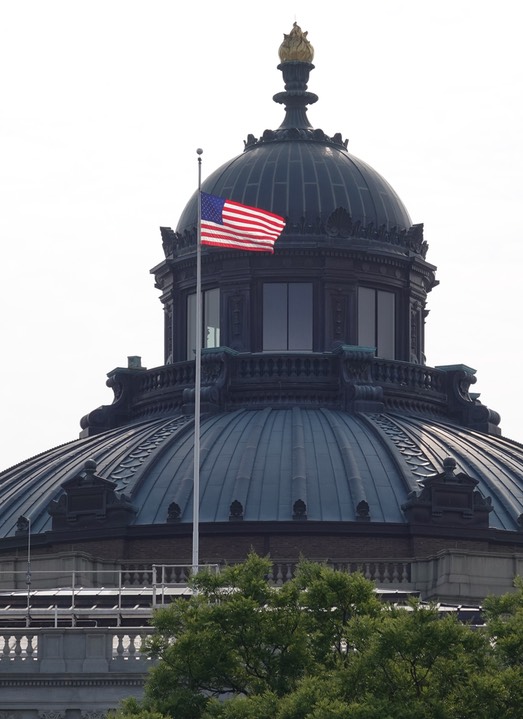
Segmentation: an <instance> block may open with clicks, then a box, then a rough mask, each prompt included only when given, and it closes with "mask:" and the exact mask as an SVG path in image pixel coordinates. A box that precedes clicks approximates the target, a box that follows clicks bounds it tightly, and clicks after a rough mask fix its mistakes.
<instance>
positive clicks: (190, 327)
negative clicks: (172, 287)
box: [187, 294, 196, 359]
mask: <svg viewBox="0 0 523 719" xmlns="http://www.w3.org/2000/svg"><path fill="white" fill-rule="evenodd" d="M195 351H196V294H194V295H189V296H188V297H187V359H194V353H195Z"/></svg>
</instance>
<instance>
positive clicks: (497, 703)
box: [118, 554, 523, 719]
mask: <svg viewBox="0 0 523 719" xmlns="http://www.w3.org/2000/svg"><path fill="white" fill-rule="evenodd" d="M269 569H270V562H269V561H268V560H266V559H262V558H260V557H258V556H256V555H254V554H252V555H250V556H249V558H248V559H247V561H246V562H245V563H244V564H242V565H238V566H235V567H229V568H227V569H225V571H223V572H222V573H221V574H219V575H211V574H207V573H202V574H199V575H198V576H197V578H196V579H195V580H194V588H195V590H196V593H195V594H194V595H193V596H192V597H191V598H190V599H180V600H178V601H175V602H174V603H173V604H172V605H170V606H169V607H167V608H165V609H161V610H159V611H158V612H157V613H156V615H155V617H154V620H153V621H154V626H155V628H156V633H155V634H154V635H153V636H152V638H151V639H150V640H149V642H148V646H147V651H148V652H149V653H150V654H151V655H152V656H153V657H155V658H156V659H157V660H158V661H157V663H156V665H155V666H154V668H153V669H152V671H151V673H150V676H149V679H148V682H147V685H146V692H145V697H144V700H143V702H141V703H139V702H136V701H135V700H130V701H128V702H127V703H125V704H124V705H123V707H122V709H121V710H120V712H119V713H118V717H119V718H120V719H123V717H135V718H138V717H139V718H140V719H472V718H474V719H493V718H494V717H495V719H523V583H519V584H518V585H517V586H516V591H515V592H514V593H511V594H508V595H505V596H503V597H497V598H489V599H488V600H487V601H486V603H485V613H486V617H487V620H488V621H487V624H486V626H485V627H484V628H481V629H474V630H473V629H471V628H470V627H468V626H465V625H464V624H462V623H460V622H459V621H457V619H456V617H455V616H454V615H451V616H447V617H442V616H441V615H440V613H439V612H438V611H437V608H436V607H427V606H426V605H421V604H420V603H418V602H415V601H413V602H411V603H410V604H409V605H408V606H407V607H398V608H396V607H393V606H390V605H388V604H385V603H382V602H380V601H379V600H378V599H377V598H376V596H375V593H374V591H373V585H372V584H371V583H370V582H368V581H366V580H365V579H364V578H363V577H362V576H361V575H359V574H346V573H343V572H338V571H334V570H332V569H329V568H327V567H325V566H323V565H319V564H314V563H310V562H302V563H301V564H300V566H299V567H298V570H297V573H296V576H295V577H294V579H293V580H292V581H290V582H288V583H286V584H284V585H283V586H282V587H279V588H275V587H271V586H270V585H269V583H268V581H267V579H266V576H267V574H268V572H269Z"/></svg>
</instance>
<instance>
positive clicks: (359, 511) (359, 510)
mask: <svg viewBox="0 0 523 719" xmlns="http://www.w3.org/2000/svg"><path fill="white" fill-rule="evenodd" d="M356 521H357V522H370V509H369V503H368V502H367V501H366V500H365V499H362V500H361V502H358V504H357V506H356Z"/></svg>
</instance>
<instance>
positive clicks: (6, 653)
mask: <svg viewBox="0 0 523 719" xmlns="http://www.w3.org/2000/svg"><path fill="white" fill-rule="evenodd" d="M9 638H10V637H9V634H3V635H2V642H3V647H2V654H3V655H4V657H8V656H9V653H10V651H11V649H10V647H9Z"/></svg>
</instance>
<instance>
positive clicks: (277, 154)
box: [177, 131, 412, 233]
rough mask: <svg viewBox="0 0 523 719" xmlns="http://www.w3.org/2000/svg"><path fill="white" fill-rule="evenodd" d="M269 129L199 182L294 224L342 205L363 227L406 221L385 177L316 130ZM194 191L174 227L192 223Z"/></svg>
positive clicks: (399, 225)
mask: <svg viewBox="0 0 523 719" xmlns="http://www.w3.org/2000/svg"><path fill="white" fill-rule="evenodd" d="M274 135H275V139H273V140H268V141H264V142H261V143H260V142H258V143H256V144H253V145H252V146H248V147H247V148H246V149H245V151H244V152H243V154H241V155H238V156H237V157H235V158H233V159H232V160H229V161H228V162H226V163H225V164H223V165H222V166H221V167H219V168H218V169H217V170H215V172H213V173H212V174H211V175H210V177H208V178H207V179H206V180H205V181H204V182H203V183H202V189H203V191H204V192H208V193H209V194H212V195H218V196H220V197H226V198H228V199H231V200H235V201H236V202H242V203H244V204H246V205H251V206H254V207H260V208H263V209H265V210H270V211H271V212H275V213H276V214H278V215H281V216H282V217H285V218H286V219H287V220H288V222H289V223H290V224H291V225H293V226H298V225H299V224H300V223H303V221H304V220H305V222H306V223H307V224H310V225H316V224H318V220H319V221H320V222H321V223H325V222H326V221H327V220H328V218H329V217H330V216H331V215H332V214H333V213H334V212H335V211H336V210H337V209H338V208H344V209H345V210H346V211H347V213H348V215H349V216H350V218H351V221H352V224H353V225H359V226H360V227H361V228H362V229H363V228H368V227H369V226H372V227H374V228H376V229H377V228H384V229H386V230H388V231H390V230H392V229H394V228H396V229H397V230H399V231H401V230H408V229H409V228H410V227H411V225H412V222H411V219H410V217H409V214H408V212H407V210H406V208H405V205H404V204H403V203H402V201H401V200H400V198H399V197H398V195H397V194H396V193H395V191H394V190H393V189H392V187H391V186H390V185H389V183H388V182H387V181H386V180H385V179H384V178H383V177H381V175H379V174H378V173H377V172H376V170H373V169H372V167H370V166H369V165H367V164H366V163H365V162H363V161H362V160H359V159H358V158H356V157H354V156H353V155H350V154H349V153H348V152H347V150H346V149H345V148H344V147H343V146H340V145H336V144H334V143H332V142H330V141H329V140H328V139H325V136H323V133H321V131H320V134H318V133H317V134H316V136H315V135H314V134H313V133H310V134H309V133H305V132H303V133H301V135H300V133H299V132H296V133H295V134H292V133H285V134H284V135H283V136H282V134H281V133H280V134H277V133H274ZM315 137H318V138H323V139H315ZM280 138H281V139H280ZM197 197H198V195H197V193H195V194H194V195H193V196H192V197H191V199H190V201H189V203H188V204H187V206H186V207H185V209H184V211H183V212H182V215H181V217H180V221H179V223H178V227H177V232H180V233H182V232H184V231H185V230H189V229H191V228H192V227H195V226H196V223H197V213H198V208H197Z"/></svg>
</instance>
